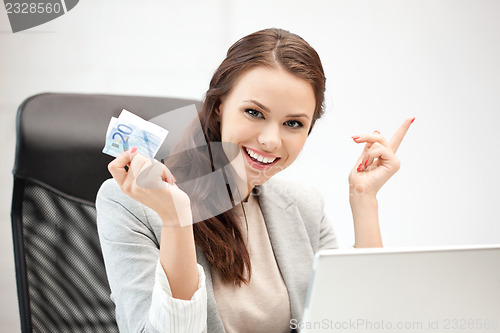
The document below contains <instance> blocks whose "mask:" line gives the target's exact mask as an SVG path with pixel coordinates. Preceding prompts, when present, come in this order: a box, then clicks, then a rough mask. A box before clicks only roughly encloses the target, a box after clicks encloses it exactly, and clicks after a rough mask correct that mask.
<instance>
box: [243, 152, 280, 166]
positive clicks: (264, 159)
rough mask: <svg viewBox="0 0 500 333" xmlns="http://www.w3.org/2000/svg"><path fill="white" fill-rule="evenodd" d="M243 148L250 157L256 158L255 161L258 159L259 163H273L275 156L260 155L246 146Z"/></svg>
mask: <svg viewBox="0 0 500 333" xmlns="http://www.w3.org/2000/svg"><path fill="white" fill-rule="evenodd" d="M245 150H246V151H247V153H248V155H250V156H251V157H252V158H254V159H256V160H257V161H259V162H261V163H266V164H269V163H273V162H274V160H275V159H276V157H264V156H261V155H259V154H257V153H255V152H254V151H252V150H250V149H248V148H245Z"/></svg>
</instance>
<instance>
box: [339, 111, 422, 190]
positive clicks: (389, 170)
mask: <svg viewBox="0 0 500 333" xmlns="http://www.w3.org/2000/svg"><path fill="white" fill-rule="evenodd" d="M413 120H415V118H408V119H406V120H405V121H404V122H403V124H402V125H401V127H400V128H399V129H398V130H397V131H396V133H394V135H393V136H392V138H391V140H390V141H389V142H387V141H386V139H385V138H384V137H383V136H382V135H381V134H380V132H378V131H374V132H373V133H372V134H363V135H359V136H353V137H352V138H353V140H354V142H356V143H363V142H365V143H366V144H365V148H364V150H363V152H362V153H361V156H360V157H359V159H358V161H357V162H356V165H355V166H354V168H353V169H352V170H351V173H350V174H349V189H350V197H351V198H352V197H353V196H357V197H361V196H365V195H368V196H370V197H375V196H376V194H377V192H378V190H380V188H381V187H382V185H384V184H385V182H387V180H389V178H391V177H392V175H394V174H395V173H396V172H397V171H398V170H399V167H400V162H399V159H398V158H397V157H396V155H395V154H396V150H397V149H398V147H399V145H400V144H401V141H402V140H403V138H404V136H405V134H406V132H407V131H408V128H410V125H411V123H413Z"/></svg>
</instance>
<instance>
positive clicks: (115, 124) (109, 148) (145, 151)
mask: <svg viewBox="0 0 500 333" xmlns="http://www.w3.org/2000/svg"><path fill="white" fill-rule="evenodd" d="M167 135H168V131H167V130H166V129H164V128H162V127H160V126H158V125H156V124H153V123H151V122H149V121H146V120H144V119H142V118H141V117H139V116H137V115H135V114H133V113H132V112H129V111H127V110H123V111H122V112H121V113H120V115H119V116H118V118H115V117H112V118H111V121H110V122H109V125H108V130H107V131H106V143H105V145H104V149H103V150H102V152H103V153H105V154H108V155H111V156H113V157H117V156H118V155H120V154H121V153H122V152H124V151H127V150H129V149H130V148H132V147H134V146H137V148H138V153H139V154H142V155H144V156H146V157H149V158H154V157H155V155H156V153H157V152H158V150H159V149H160V147H161V145H162V144H163V141H165V138H166V137H167Z"/></svg>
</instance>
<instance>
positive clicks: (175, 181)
mask: <svg viewBox="0 0 500 333" xmlns="http://www.w3.org/2000/svg"><path fill="white" fill-rule="evenodd" d="M172 177H174V183H177V179H175V176H174V175H172Z"/></svg>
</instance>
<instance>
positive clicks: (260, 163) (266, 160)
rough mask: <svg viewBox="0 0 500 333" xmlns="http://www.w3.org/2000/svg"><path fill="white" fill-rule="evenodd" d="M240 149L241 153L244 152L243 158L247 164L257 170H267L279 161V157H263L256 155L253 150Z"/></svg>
mask: <svg viewBox="0 0 500 333" xmlns="http://www.w3.org/2000/svg"><path fill="white" fill-rule="evenodd" d="M242 148H243V151H245V156H246V157H247V161H248V162H249V164H250V165H251V166H253V167H254V168H257V169H267V168H269V167H270V166H272V165H274V164H275V163H276V162H277V161H278V160H279V159H280V158H279V157H277V156H272V155H266V156H263V155H261V154H259V153H257V152H256V151H255V150H253V149H250V148H247V147H242Z"/></svg>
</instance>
